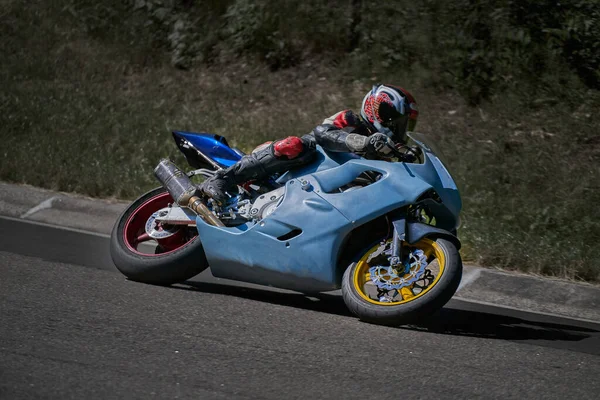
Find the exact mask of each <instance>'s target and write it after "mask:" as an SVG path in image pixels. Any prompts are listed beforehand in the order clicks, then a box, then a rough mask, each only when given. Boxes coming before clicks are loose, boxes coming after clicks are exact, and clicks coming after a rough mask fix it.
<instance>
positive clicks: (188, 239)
mask: <svg viewBox="0 0 600 400" xmlns="http://www.w3.org/2000/svg"><path fill="white" fill-rule="evenodd" d="M171 203H173V198H172V197H171V195H170V194H169V193H166V192H165V193H160V194H157V195H156V196H153V197H151V198H149V199H147V200H145V201H144V202H143V203H142V204H140V205H139V206H138V207H137V208H136V209H135V211H133V213H131V215H130V216H129V218H128V219H127V222H125V228H124V229H123V239H124V241H125V245H126V246H127V248H128V249H129V250H130V251H131V252H133V253H135V254H138V255H142V256H146V257H157V256H163V255H165V254H169V253H173V252H175V251H177V250H179V249H181V248H182V247H184V246H187V245H188V244H190V243H192V242H193V241H194V240H196V238H197V237H198V232H197V231H196V229H194V228H188V227H186V226H182V227H181V228H180V229H179V231H177V233H175V234H174V235H172V236H170V237H167V238H165V239H158V240H157V242H158V244H159V245H160V247H161V248H162V249H164V251H163V252H161V253H160V254H149V253H142V252H140V251H139V250H138V247H139V245H140V243H142V242H143V241H145V240H147V239H148V237H147V236H148V235H147V233H146V222H147V221H148V219H149V218H150V217H151V216H152V214H154V213H155V212H156V211H158V210H160V209H161V208H165V207H167V206H168V205H169V204H171Z"/></svg>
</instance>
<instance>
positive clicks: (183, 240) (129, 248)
mask: <svg viewBox="0 0 600 400" xmlns="http://www.w3.org/2000/svg"><path fill="white" fill-rule="evenodd" d="M172 203H173V199H172V197H171V195H170V194H169V193H168V192H167V191H166V190H165V189H163V188H158V189H154V190H151V191H150V192H148V193H146V194H144V195H143V196H141V197H140V198H138V199H137V200H135V201H134V202H133V203H132V204H131V205H130V206H129V207H128V208H127V209H126V210H125V211H124V212H123V214H121V216H120V217H119V219H118V220H117V223H116V224H115V227H114V228H113V231H112V235H111V238H110V255H111V257H112V259H113V262H114V263H115V266H116V267H117V269H118V270H119V271H121V272H122V273H123V275H125V276H126V277H128V278H129V279H131V280H134V281H139V282H145V283H152V284H158V285H170V284H173V283H177V282H182V281H185V280H187V279H190V278H192V277H193V276H195V275H197V274H199V273H200V272H202V271H203V270H205V269H206V268H207V267H208V262H207V260H206V256H205V254H204V249H203V248H202V242H201V241H200V238H199V237H198V231H197V229H196V227H195V226H164V225H161V224H160V222H158V221H156V220H155V217H156V213H157V211H159V210H160V209H162V208H165V207H168V206H169V204H172ZM149 232H150V233H149Z"/></svg>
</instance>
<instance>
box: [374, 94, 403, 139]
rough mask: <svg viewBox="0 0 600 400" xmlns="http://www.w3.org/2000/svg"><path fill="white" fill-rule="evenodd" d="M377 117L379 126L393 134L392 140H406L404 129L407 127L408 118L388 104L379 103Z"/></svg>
mask: <svg viewBox="0 0 600 400" xmlns="http://www.w3.org/2000/svg"><path fill="white" fill-rule="evenodd" d="M379 116H380V118H381V125H383V126H385V127H386V128H388V129H389V130H391V131H392V132H393V134H394V137H392V140H395V141H400V140H402V141H404V140H405V139H406V129H407V127H409V117H408V115H407V114H402V113H400V112H399V111H398V110H396V109H395V108H394V107H393V106H391V105H389V104H388V103H381V105H380V106H379Z"/></svg>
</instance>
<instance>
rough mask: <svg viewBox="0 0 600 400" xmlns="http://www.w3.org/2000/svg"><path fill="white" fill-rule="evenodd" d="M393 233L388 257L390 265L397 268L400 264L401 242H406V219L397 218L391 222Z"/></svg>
mask: <svg viewBox="0 0 600 400" xmlns="http://www.w3.org/2000/svg"><path fill="white" fill-rule="evenodd" d="M392 227H393V228H394V233H393V237H392V254H391V255H390V265H391V266H392V267H395V266H397V265H398V264H400V263H401V262H402V242H404V241H406V219H405V218H404V217H399V218H397V219H395V220H393V221H392Z"/></svg>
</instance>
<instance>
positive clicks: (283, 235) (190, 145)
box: [110, 131, 462, 325]
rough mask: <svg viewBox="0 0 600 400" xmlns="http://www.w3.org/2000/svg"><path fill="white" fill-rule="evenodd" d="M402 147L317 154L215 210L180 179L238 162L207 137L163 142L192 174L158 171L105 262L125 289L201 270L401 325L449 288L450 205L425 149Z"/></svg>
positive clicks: (416, 138) (428, 146)
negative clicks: (331, 297)
mask: <svg viewBox="0 0 600 400" xmlns="http://www.w3.org/2000/svg"><path fill="white" fill-rule="evenodd" d="M409 136H410V139H411V140H412V144H413V146H412V147H408V146H406V147H405V151H404V153H403V152H401V151H399V150H397V149H396V147H393V151H394V155H395V158H391V159H389V160H367V159H364V158H362V157H360V156H358V155H355V154H352V153H335V152H329V151H326V150H324V149H323V148H321V147H320V146H317V157H315V159H314V161H313V162H312V163H310V164H309V165H306V166H303V167H300V168H296V169H293V170H289V171H287V172H285V173H283V174H279V175H276V176H272V177H270V178H269V179H268V180H266V181H265V182H249V183H245V184H244V185H241V186H239V187H238V190H239V192H238V193H235V194H234V195H232V196H231V198H230V199H229V200H228V201H227V202H226V203H225V204H219V203H217V202H215V201H213V200H212V199H206V198H203V197H202V196H200V195H199V194H198V192H197V186H196V184H194V183H193V182H192V179H195V178H193V177H194V176H203V177H205V178H206V177H209V176H211V175H213V174H214V173H215V171H217V170H219V169H221V168H226V167H228V166H231V165H233V164H234V163H235V162H236V161H238V160H239V159H240V158H241V157H242V156H243V152H241V151H240V150H238V149H235V148H231V147H230V146H229V145H228V143H227V140H226V139H225V138H224V137H222V136H219V135H213V134H207V133H193V132H181V131H176V132H173V137H174V139H175V142H176V144H177V146H178V147H179V149H180V150H181V151H182V152H183V154H184V155H185V157H186V159H187V161H188V163H189V164H190V166H191V167H192V168H194V169H193V170H191V171H190V172H188V173H184V172H183V171H181V170H180V169H179V168H178V167H177V166H176V165H174V164H173V163H172V162H171V161H169V160H161V162H160V163H159V164H158V166H157V167H156V169H155V171H154V173H155V175H156V177H157V178H158V180H159V181H160V182H161V183H162V187H159V188H157V189H154V190H151V191H150V192H148V193H146V194H144V195H143V196H141V197H140V198H138V199H137V200H135V201H134V202H133V203H132V204H131V205H130V206H129V207H128V208H127V209H126V210H125V211H124V212H123V214H122V215H121V216H120V217H119V219H118V220H117V222H116V224H115V226H114V229H113V232H112V235H111V246H110V249H111V256H112V259H113V261H114V263H115V265H116V267H117V268H118V269H119V271H121V272H122V273H123V274H124V275H125V276H126V277H128V278H129V279H131V280H134V281H139V282H145V283H150V284H159V285H171V284H174V283H179V282H183V281H186V280H188V279H190V278H192V277H193V276H195V275H197V274H199V273H200V272H202V271H203V270H205V269H207V268H210V271H211V272H212V274H213V275H214V276H215V277H219V278H226V279H233V280H237V281H243V282H250V283H255V284H260V285H267V286H273V287H278V288H283V289H290V290H294V291H298V292H302V293H306V294H314V293H319V292H327V291H333V290H337V289H340V288H341V291H342V296H343V300H344V302H345V304H346V306H347V307H348V308H349V309H350V310H351V311H352V313H354V314H355V315H356V316H358V317H359V318H360V319H361V320H363V321H367V322H371V323H376V324H384V325H401V324H406V323H410V322H412V321H414V320H416V319H418V318H420V317H423V316H424V315H427V314H430V313H433V312H435V311H436V310H438V309H440V308H441V307H442V306H443V305H444V304H446V303H447V302H448V301H449V300H450V298H451V297H452V296H453V295H454V293H455V292H456V290H457V288H458V285H459V283H460V280H461V276H462V262H461V258H460V255H459V249H460V241H459V239H458V238H457V236H456V230H457V228H458V225H459V213H460V209H461V206H462V203H461V198H460V194H459V191H458V189H457V186H456V184H455V182H454V180H453V179H452V177H451V175H450V173H449V172H448V170H447V169H446V167H445V166H444V164H443V163H442V161H441V160H440V158H439V157H438V155H436V154H437V152H436V151H434V149H433V148H434V145H433V144H432V143H431V141H430V140H429V139H428V138H427V137H426V135H423V134H418V133H410V134H409ZM407 151H408V152H409V153H407ZM407 154H412V157H410V158H412V160H408V161H407V157H406V155H407Z"/></svg>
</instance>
